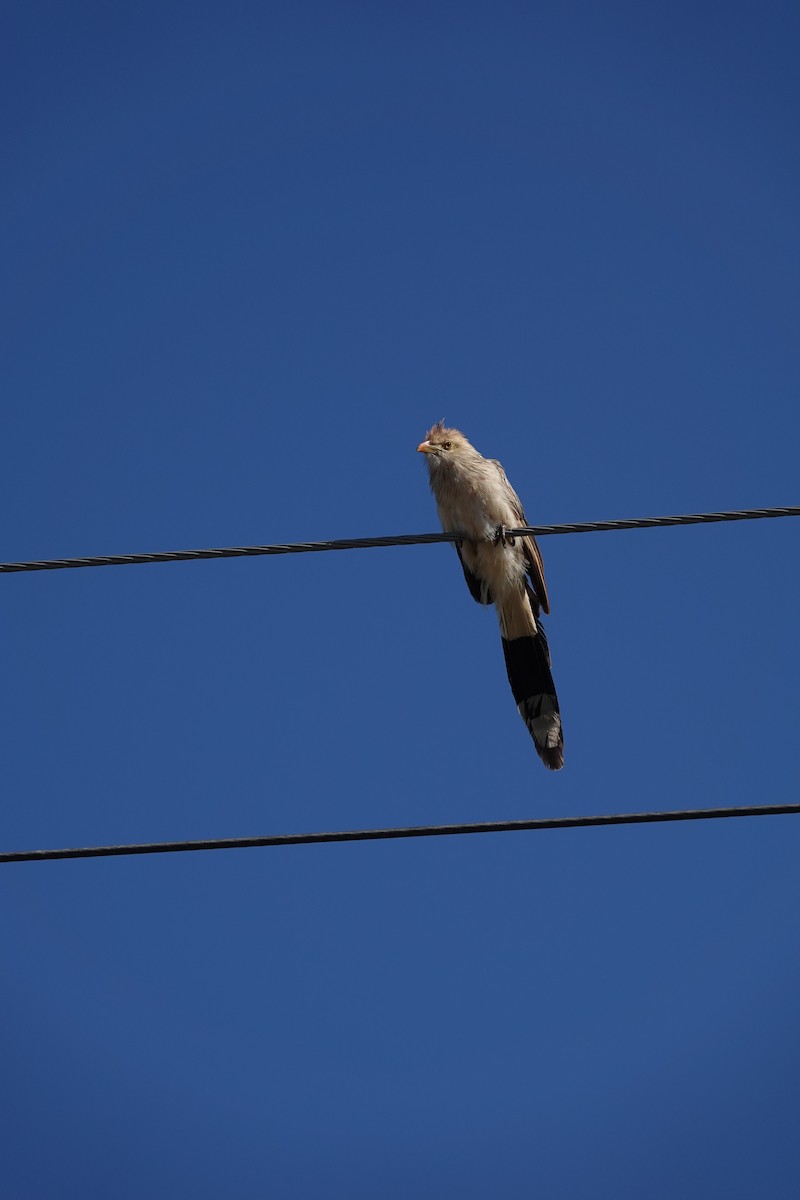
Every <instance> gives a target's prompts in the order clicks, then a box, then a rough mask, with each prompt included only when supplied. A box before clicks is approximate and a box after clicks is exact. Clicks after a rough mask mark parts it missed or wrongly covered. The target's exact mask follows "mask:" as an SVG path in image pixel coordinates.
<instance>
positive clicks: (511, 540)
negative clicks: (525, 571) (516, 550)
mask: <svg viewBox="0 0 800 1200" xmlns="http://www.w3.org/2000/svg"><path fill="white" fill-rule="evenodd" d="M494 544H495V546H516V544H517V542H516V538H515V537H514V536H513V535H512V534H510V533H509V532H508V529H507V527H506V526H505V525H498V526H497V529H496V530H495V535H494Z"/></svg>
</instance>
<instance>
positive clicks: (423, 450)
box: [417, 441, 433, 454]
mask: <svg viewBox="0 0 800 1200" xmlns="http://www.w3.org/2000/svg"><path fill="white" fill-rule="evenodd" d="M432 451H433V446H432V445H431V444H430V442H428V441H424V442H420V444H419V445H418V446H417V454H430V453H431V452H432Z"/></svg>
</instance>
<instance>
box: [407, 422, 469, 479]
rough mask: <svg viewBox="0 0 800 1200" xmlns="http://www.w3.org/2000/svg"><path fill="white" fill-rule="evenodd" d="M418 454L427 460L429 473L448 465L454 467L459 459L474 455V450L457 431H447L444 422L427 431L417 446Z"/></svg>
mask: <svg viewBox="0 0 800 1200" xmlns="http://www.w3.org/2000/svg"><path fill="white" fill-rule="evenodd" d="M417 450H418V451H419V453H420V454H424V455H425V456H426V457H427V460H428V468H429V470H431V471H434V470H437V469H439V468H442V467H445V468H446V467H447V466H448V465H453V466H454V465H455V464H456V463H457V462H458V461H459V460H460V459H464V458H466V457H469V455H470V454H474V453H475V450H474V449H473V447H472V446H471V445H470V443H469V442H468V441H467V439H466V438H465V437H464V435H463V433H460V432H459V430H458V429H448V428H447V427H446V426H445V423H444V421H440V422H439V423H438V425H434V427H433V429H429V430H428V433H427V436H426V438H425V441H424V442H420V444H419V445H418V446H417Z"/></svg>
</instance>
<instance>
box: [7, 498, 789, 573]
mask: <svg viewBox="0 0 800 1200" xmlns="http://www.w3.org/2000/svg"><path fill="white" fill-rule="evenodd" d="M767 517H800V506H793V507H788V508H745V509H740V510H739V511H732V512H711V513H687V514H685V515H683V516H674V517H633V518H628V519H627V520H623V521H577V522H571V523H568V524H566V525H526V526H524V527H523V528H518V529H506V530H505V531H504V533H505V535H506V536H507V537H509V536H510V537H523V536H524V535H526V534H534V536H536V537H549V536H550V535H554V534H563V533H613V532H616V531H618V530H622V529H661V528H667V527H669V526H675V525H709V524H712V523H713V522H717V521H758V520H763V519H764V518H767ZM469 540H470V539H469V538H467V537H465V536H464V534H461V533H400V534H395V535H393V536H389V537H365V538H335V539H333V540H331V541H324V542H284V543H278V544H274V545H265V546H223V547H218V548H212V549H209V550H161V551H156V552H155V553H150V554H98V555H90V556H88V557H84V558H47V559H38V560H34V561H31V562H4V563H0V574H6V575H10V574H12V573H13V572H19V571H63V570H67V569H72V568H76V567H125V566H137V565H139V564H140V563H168V562H192V561H195V560H198V559H209V558H256V557H258V556H260V555H268V554H315V553H320V552H322V551H324V550H374V549H379V548H380V547H382V546H421V545H426V544H428V543H429V542H463V541H469Z"/></svg>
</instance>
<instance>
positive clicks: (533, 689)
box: [417, 421, 564, 771]
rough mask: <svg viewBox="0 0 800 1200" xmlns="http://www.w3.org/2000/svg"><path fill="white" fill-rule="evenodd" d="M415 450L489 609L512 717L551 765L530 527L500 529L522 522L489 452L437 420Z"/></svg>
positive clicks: (470, 582) (558, 747)
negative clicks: (494, 616)
mask: <svg viewBox="0 0 800 1200" xmlns="http://www.w3.org/2000/svg"><path fill="white" fill-rule="evenodd" d="M417 450H418V452H419V453H420V454H424V455H425V459H426V462H427V466H428V473H429V476H430V485H431V491H432V492H433V495H434V499H435V500H436V507H437V509H438V512H439V520H440V521H441V523H442V529H443V530H444V531H445V533H460V534H463V535H464V536H463V538H461V539H459V541H457V542H455V543H454V544H455V549H456V553H457V554H458V557H459V560H460V562H461V566H462V568H463V570H464V578H465V579H466V581H467V587H468V588H469V590H470V593H471V595H472V597H473V599H474V600H477V602H478V604H485V605H488V604H494V606H495V609H496V610H497V616H498V620H499V622H500V636H501V638H502V642H503V654H504V656H505V663H506V671H507V673H508V680H509V683H510V684H511V691H512V693H513V695H514V700H515V702H516V705H517V708H518V710H519V713H520V716H521V717H522V719H523V721H524V722H525V725H526V726H527V728H528V731H529V733H530V735H531V737H532V738H533V743H534V746H535V747H536V751H537V753H538V755H539V757H540V758H541V760H542V762H543V763H544V765H545V766H546V767H548V768H549V769H550V770H551V771H558V770H559V769H560V768H561V767H563V765H564V733H563V729H562V727H561V714H560V710H559V706H558V697H557V695H556V687H555V684H554V683H553V676H552V673H551V668H550V649H549V647H548V644H547V638H546V636H545V632H544V629H543V627H542V623H541V619H540V613H541V612H542V611H544V612H545V613H549V612H550V600H549V597H548V595H547V584H546V583H545V578H544V564H543V562H542V555H541V552H540V550H539V547H538V546H537V544H536V540H535V538H534V537H533V536H532V535H531V534H525V535H524V536H517V535H513V536H512V535H511V534H509V533H508V532H507V531H508V530H509V529H514V528H518V527H519V526H525V525H527V524H528V522H527V520H526V517H525V513H524V511H523V508H522V504H521V502H520V499H519V496H518V495H517V493H516V492H515V491H514V489H513V488H512V486H511V484H510V483H509V482H508V479H507V478H506V473H505V471H504V470H503V468H502V466H501V465H500V463H499V462H498V461H497V460H496V459H493V458H484V457H483V455H482V454H481V453H480V452H479V451H478V450H476V449H475V447H474V446H472V445H471V444H470V442H468V441H467V439H466V437H465V436H464V434H463V433H461V432H460V431H459V430H458V429H448V428H447V427H446V426H445V424H444V422H443V421H439V423H438V424H436V425H434V426H433V428H432V429H430V430H429V431H428V433H427V434H426V435H425V439H424V441H422V442H420V444H419V445H418V446H417Z"/></svg>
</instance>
